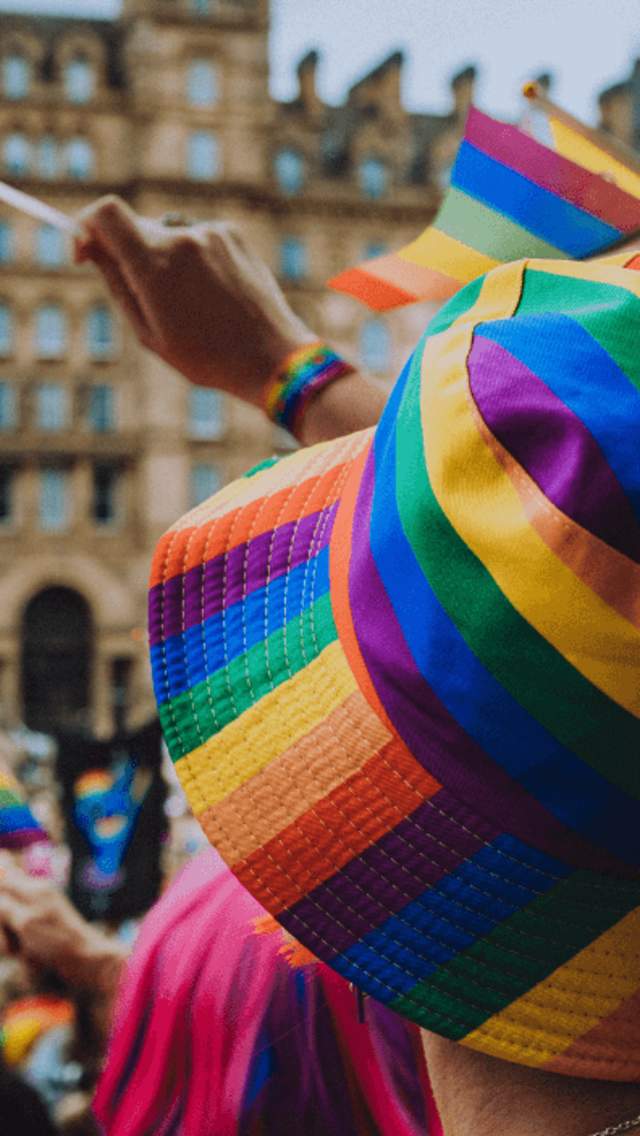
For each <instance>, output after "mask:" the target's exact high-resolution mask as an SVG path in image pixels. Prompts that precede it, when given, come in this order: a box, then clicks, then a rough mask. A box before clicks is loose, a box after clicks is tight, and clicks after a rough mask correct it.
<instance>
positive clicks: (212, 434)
mask: <svg viewBox="0 0 640 1136" xmlns="http://www.w3.org/2000/svg"><path fill="white" fill-rule="evenodd" d="M223 434H224V414H223V400H222V395H221V394H220V391H216V390H209V388H207V387H190V388H189V436H190V437H191V438H196V439H200V440H206V441H215V439H216V438H221V437H222V435H223Z"/></svg>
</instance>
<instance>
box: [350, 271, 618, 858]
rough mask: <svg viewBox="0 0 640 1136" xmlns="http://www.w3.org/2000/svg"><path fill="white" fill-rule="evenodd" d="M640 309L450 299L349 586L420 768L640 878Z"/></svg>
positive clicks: (548, 844) (597, 281)
mask: <svg viewBox="0 0 640 1136" xmlns="http://www.w3.org/2000/svg"><path fill="white" fill-rule="evenodd" d="M581 271H582V272H583V273H584V275H582V276H581V275H580V272H581ZM637 291H638V290H637V278H636V276H635V274H633V273H630V272H625V271H624V270H622V269H619V268H613V269H612V268H605V267H603V266H602V265H600V266H590V267H589V268H586V267H584V268H583V267H582V266H581V268H580V269H578V273H577V277H576V266H575V265H561V264H558V263H556V262H554V263H552V264H550V263H547V262H528V263H526V264H525V263H520V264H517V265H508V266H505V267H504V268H502V269H499V270H497V272H494V273H491V274H490V276H489V277H487V278H485V280H484V282H481V283H480V284H477V283H476V284H474V285H471V286H470V287H469V288H468V289H465V291H464V293H461V294H460V295H459V296H458V297H456V300H455V301H454V302H453V303H452V304H450V305H448V306H447V308H446V309H444V310H443V312H442V313H440V314H439V316H438V317H436V320H435V321H434V322H433V324H432V325H431V326H430V328H429V329H428V330H427V333H426V335H425V337H424V339H423V341H422V343H421V344H420V345H419V347H418V349H417V351H416V353H415V355H414V357H413V359H412V360H411V361H410V363H409V364H408V365H407V367H406V368H405V371H404V373H403V376H402V377H401V379H400V381H399V383H398V385H397V387H396V389H395V391H394V393H393V395H392V398H391V400H390V402H389V404H388V407H387V409H386V411H385V414H384V416H383V419H382V420H381V423H380V425H379V427H378V430H377V432H376V436H375V441H374V445H373V448H372V451H371V454H370V457H369V462H368V465H367V468H366V470H365V473H364V477H363V482H362V487H361V490H360V496H359V499H358V504H357V507H356V510H355V513H354V522H353V533H352V560H351V571H350V603H351V610H352V615H353V621H354V630H355V633H356V637H357V640H358V645H359V649H360V650H361V652H362V655H363V657H364V659H365V664H366V667H367V670H368V673H369V675H370V676H371V679H372V682H373V686H374V688H375V691H376V695H377V697H378V698H379V699H380V702H381V703H382V706H383V708H384V711H385V713H386V714H388V717H389V719H390V720H391V722H392V723H393V726H394V728H395V729H396V730H397V731H398V733H399V734H400V736H401V737H402V738H403V740H404V741H405V742H406V744H407V746H408V747H409V748H410V750H411V752H412V753H413V754H414V755H415V756H417V757H418V759H419V760H420V761H421V762H422V763H423V764H424V765H425V767H426V768H428V769H429V770H430V771H431V772H432V773H434V774H435V775H436V776H437V777H438V778H439V779H440V780H442V782H443V784H445V785H447V786H449V787H451V788H454V787H455V790H456V792H457V793H458V794H459V795H461V796H462V797H463V799H465V800H466V801H467V803H468V804H473V805H474V806H475V807H479V808H480V811H481V812H482V813H483V815H486V816H488V817H489V818H491V819H493V820H500V819H501V818H503V817H504V815H505V810H507V811H508V812H509V814H510V816H511V822H510V823H511V830H512V831H513V832H514V833H515V834H516V835H517V836H518V837H520V838H521V839H523V840H527V841H530V842H533V843H536V845H537V846H538V847H540V848H542V849H544V850H545V851H546V852H549V853H550V854H557V853H558V852H559V850H560V845H563V833H564V839H565V843H564V845H563V848H562V854H563V855H565V856H566V855H569V856H571V857H572V858H576V857H577V859H578V860H580V859H581V857H582V854H583V852H584V848H582V844H583V842H584V844H585V845H587V844H588V845H590V846H592V847H593V846H596V847H597V848H598V849H599V850H601V851H604V852H605V853H606V854H611V856H612V857H614V858H618V857H620V859H621V860H623V861H624V862H625V863H627V864H629V863H631V864H633V865H639V864H640V839H639V837H638V833H639V832H640V824H639V822H640V766H639V764H638V761H637V755H638V752H640V722H639V720H638V716H639V715H640V684H639V683H638V674H639V673H640V636H639V634H638V629H639V627H640V460H639V458H638V445H637V439H638V438H639V437H640V357H639V355H638V352H637V350H636V349H635V348H636V345H637V342H638V329H639V328H640V299H639V297H638V294H637ZM465 294H466V295H465ZM465 309H466V310H465ZM574 838H577V839H576V840H574ZM567 840H568V843H569V844H571V845H572V847H571V848H569V847H568V845H567V843H566V841H567ZM609 867H610V868H611V867H613V870H615V867H614V866H613V865H612V863H611V862H609Z"/></svg>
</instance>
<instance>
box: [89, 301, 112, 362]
mask: <svg viewBox="0 0 640 1136" xmlns="http://www.w3.org/2000/svg"><path fill="white" fill-rule="evenodd" d="M113 347H114V334H113V316H112V314H111V310H110V309H109V308H108V307H107V305H106V304H96V305H95V307H93V308H92V309H91V311H90V312H89V315H88V316H87V350H88V352H89V355H90V356H91V358H92V359H110V358H111V356H112V355H113Z"/></svg>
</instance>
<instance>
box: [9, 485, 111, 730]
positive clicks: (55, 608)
mask: <svg viewBox="0 0 640 1136" xmlns="http://www.w3.org/2000/svg"><path fill="white" fill-rule="evenodd" d="M68 476H69V475H68V472H67V471H66V470H64V469H56V468H55V467H51V468H48V467H45V468H44V469H43V470H42V471H41V482H40V519H41V523H43V527H44V528H48V529H53V530H54V531H55V530H56V529H60V528H64V527H65V524H66V520H67V517H68V516H70V513H71V501H70V499H69V495H68V489H69V485H68V480H65V479H68ZM93 646H94V631H93V625H92V619H91V612H90V611H89V607H88V605H87V603H86V601H85V600H84V599H83V597H82V596H80V595H79V594H78V593H77V592H75V591H71V589H70V588H63V587H51V588H46V590H45V591H42V592H39V593H38V594H37V595H35V596H34V597H33V598H32V599H31V600H30V602H29V604H28V605H27V608H26V610H25V613H24V619H23V624H22V676H21V678H22V681H21V684H20V685H21V688H22V692H23V698H24V707H23V710H22V715H23V718H24V721H25V722H26V723H27V725H28V726H30V728H31V729H32V730H44V731H45V733H53V732H54V731H55V730H56V729H59V730H66V731H69V730H74V731H77V730H78V728H79V727H82V726H85V727H86V726H88V725H89V707H90V701H91V673H92V661H93Z"/></svg>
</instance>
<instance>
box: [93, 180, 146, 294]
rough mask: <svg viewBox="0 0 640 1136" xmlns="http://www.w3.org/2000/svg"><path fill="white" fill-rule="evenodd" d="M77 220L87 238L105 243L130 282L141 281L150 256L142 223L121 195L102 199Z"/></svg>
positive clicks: (105, 247)
mask: <svg viewBox="0 0 640 1136" xmlns="http://www.w3.org/2000/svg"><path fill="white" fill-rule="evenodd" d="M77 222H78V226H79V228H80V231H81V232H82V233H84V234H85V237H86V238H88V239H90V240H93V241H96V242H97V243H98V244H100V245H102V246H103V248H104V249H105V250H106V251H108V252H109V253H110V254H111V256H112V257H113V258H114V259H115V260H117V261H118V264H119V266H120V270H121V272H122V274H123V276H124V277H125V279H126V280H127V281H128V282H129V284H130V285H131V284H133V283H134V282H138V281H139V280H140V277H141V276H143V275H144V274H145V272H147V271H148V262H149V255H148V248H147V243H146V241H145V238H144V235H143V225H142V224H141V222H140V221H139V219H138V217H137V216H136V214H135V213H134V212H133V210H132V209H130V208H129V206H128V205H126V204H125V202H124V201H122V200H121V198H119V197H114V196H109V197H103V198H101V199H100V200H99V201H97V202H95V203H94V204H93V205H90V206H89V207H88V208H87V209H85V210H83V212H81V213H80V214H78V218H77ZM80 239H81V241H82V238H80Z"/></svg>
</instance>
